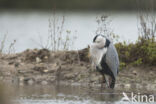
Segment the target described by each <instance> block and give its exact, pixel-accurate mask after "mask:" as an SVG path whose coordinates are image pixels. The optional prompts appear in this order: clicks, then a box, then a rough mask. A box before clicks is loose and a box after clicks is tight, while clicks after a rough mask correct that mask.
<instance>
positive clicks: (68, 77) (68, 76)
mask: <svg viewBox="0 0 156 104" xmlns="http://www.w3.org/2000/svg"><path fill="white" fill-rule="evenodd" d="M64 77H65V78H66V79H72V78H73V77H74V74H72V73H69V74H66V75H65V76H64Z"/></svg>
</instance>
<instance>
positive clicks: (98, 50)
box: [90, 35, 119, 88]
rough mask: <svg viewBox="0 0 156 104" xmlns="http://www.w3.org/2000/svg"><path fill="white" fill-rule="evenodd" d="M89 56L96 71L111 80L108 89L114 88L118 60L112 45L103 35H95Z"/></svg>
mask: <svg viewBox="0 0 156 104" xmlns="http://www.w3.org/2000/svg"><path fill="white" fill-rule="evenodd" d="M90 54H91V57H92V61H93V63H94V65H95V66H96V69H97V70H98V71H99V72H100V73H101V74H102V75H103V76H104V75H105V74H106V75H109V76H110V77H111V78H112V81H111V84H110V87H111V88H114V85H115V80H116V77H117V74H118V67H119V58H118V54H117V51H116V48H115V46H114V45H113V43H112V42H111V41H110V40H108V39H107V38H106V37H104V36H103V35H97V36H96V37H95V38H94V40H93V44H92V45H91V47H90Z"/></svg>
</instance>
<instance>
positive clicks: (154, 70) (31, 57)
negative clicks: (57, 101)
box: [0, 49, 156, 93]
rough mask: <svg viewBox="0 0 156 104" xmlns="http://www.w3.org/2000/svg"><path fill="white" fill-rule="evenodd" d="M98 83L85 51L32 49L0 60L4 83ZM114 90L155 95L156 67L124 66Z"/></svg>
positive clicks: (3, 56)
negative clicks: (152, 93)
mask: <svg viewBox="0 0 156 104" xmlns="http://www.w3.org/2000/svg"><path fill="white" fill-rule="evenodd" d="M101 79H102V76H101V75H100V74H99V73H98V72H96V71H95V70H93V69H92V67H91V64H90V61H89V58H88V49H83V50H80V51H60V52H51V51H48V50H46V49H42V50H38V49H34V50H26V51H24V52H22V53H17V54H10V55H6V54H2V55H1V56H0V80H1V81H2V82H4V83H14V84H18V85H20V86H23V85H27V84H28V85H34V84H40V85H50V84H56V83H64V84H71V85H91V86H100V84H101V81H102V80H101ZM115 89H117V90H121V89H126V90H130V89H135V90H137V91H142V92H143V91H144V92H146V91H147V92H154V93H156V66H137V67H134V66H128V67H126V68H124V69H122V70H120V71H119V75H118V77H117V81H116V86H115Z"/></svg>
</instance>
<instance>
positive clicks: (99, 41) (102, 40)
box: [93, 35, 110, 49]
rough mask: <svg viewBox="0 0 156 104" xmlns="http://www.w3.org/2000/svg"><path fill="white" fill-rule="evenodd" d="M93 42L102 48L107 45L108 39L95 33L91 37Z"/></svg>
mask: <svg viewBox="0 0 156 104" xmlns="http://www.w3.org/2000/svg"><path fill="white" fill-rule="evenodd" d="M93 44H96V46H97V48H99V49H103V48H107V47H108V46H109V44H110V41H109V40H108V39H107V38H106V37H105V36H103V35H96V36H95V37H94V39H93Z"/></svg>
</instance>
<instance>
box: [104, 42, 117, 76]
mask: <svg viewBox="0 0 156 104" xmlns="http://www.w3.org/2000/svg"><path fill="white" fill-rule="evenodd" d="M105 61H106V63H107V65H108V66H109V68H110V69H111V71H112V72H113V74H114V77H115V78H116V76H117V73H118V68H119V58H118V53H117V51H116V48H115V46H114V45H113V44H112V43H111V44H110V45H109V47H108V49H107V53H106V60H105Z"/></svg>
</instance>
